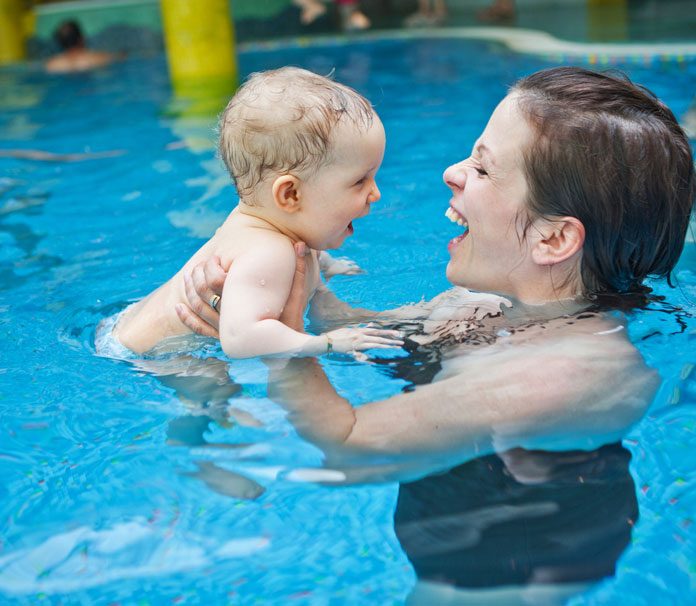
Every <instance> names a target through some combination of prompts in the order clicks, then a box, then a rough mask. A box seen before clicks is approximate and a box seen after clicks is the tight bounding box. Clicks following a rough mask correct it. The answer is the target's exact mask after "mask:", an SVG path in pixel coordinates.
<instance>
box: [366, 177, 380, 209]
mask: <svg viewBox="0 0 696 606" xmlns="http://www.w3.org/2000/svg"><path fill="white" fill-rule="evenodd" d="M381 197H382V192H381V191H379V187H377V182H376V181H375V183H374V185H373V186H372V190H371V191H370V195H369V196H368V197H367V201H368V202H369V203H370V204H372V203H373V202H377V201H378V200H379V199H380V198H381Z"/></svg>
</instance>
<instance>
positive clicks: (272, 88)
mask: <svg viewBox="0 0 696 606" xmlns="http://www.w3.org/2000/svg"><path fill="white" fill-rule="evenodd" d="M374 117H375V113H374V110H373V109H372V106H371V105H370V102H369V101H368V100H367V99H365V97H363V96H362V95H360V94H359V93H357V92H356V91H354V90H353V89H352V88H350V87H348V86H345V85H343V84H339V83H338V82H335V81H333V80H330V79H329V78H325V77H324V76H319V75H317V74H314V73H312V72H309V71H307V70H304V69H300V68H297V67H283V68H281V69H276V70H271V71H266V72H258V73H255V74H251V76H249V78H248V80H247V81H246V82H245V83H244V85H243V86H242V87H241V88H240V89H239V90H238V91H237V93H236V94H235V95H234V97H232V99H231V100H230V102H229V103H228V105H227V107H226V108H225V111H224V112H223V113H222V116H221V117H220V125H219V152H220V156H221V158H222V160H223V161H224V163H225V166H227V170H228V171H229V172H230V175H231V176H232V180H233V181H234V184H235V186H236V188H237V192H238V193H239V197H240V199H241V200H242V202H245V203H247V204H253V203H254V195H253V193H254V188H255V187H256V186H257V185H258V184H259V183H261V182H262V181H263V180H264V179H265V178H266V177H267V176H268V175H269V174H289V173H292V174H296V175H297V176H300V177H304V178H307V177H310V176H311V175H312V174H314V173H315V172H316V171H317V170H319V169H320V168H321V167H323V166H326V165H328V164H330V163H331V161H332V159H333V155H332V152H333V148H334V145H333V143H334V138H333V133H334V130H335V127H336V126H337V125H338V124H339V122H341V123H343V122H346V121H348V123H350V124H352V125H354V126H355V127H356V128H358V129H360V130H361V131H364V132H366V131H367V130H369V128H370V127H371V125H372V123H373V121H374Z"/></svg>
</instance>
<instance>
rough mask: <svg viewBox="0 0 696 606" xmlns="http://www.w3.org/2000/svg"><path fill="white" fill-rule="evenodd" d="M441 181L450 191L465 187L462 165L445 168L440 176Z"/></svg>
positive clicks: (464, 174) (460, 163)
mask: <svg viewBox="0 0 696 606" xmlns="http://www.w3.org/2000/svg"><path fill="white" fill-rule="evenodd" d="M442 180H443V181H444V182H445V184H446V185H447V187H449V188H450V189H452V190H455V189H462V188H463V187H464V185H466V171H465V170H464V163H463V162H459V163H457V164H452V166H449V167H448V168H446V169H445V172H444V173H443V174H442Z"/></svg>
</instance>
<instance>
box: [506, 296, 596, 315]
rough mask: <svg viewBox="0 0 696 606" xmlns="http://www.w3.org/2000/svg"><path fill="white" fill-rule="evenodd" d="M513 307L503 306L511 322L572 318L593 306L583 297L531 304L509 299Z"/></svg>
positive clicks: (512, 298)
mask: <svg viewBox="0 0 696 606" xmlns="http://www.w3.org/2000/svg"><path fill="white" fill-rule="evenodd" d="M507 298H508V299H509V300H510V302H511V303H512V306H511V307H505V306H503V308H502V312H503V316H505V318H507V319H509V320H530V321H537V320H551V319H553V318H560V317H562V316H570V315H574V314H576V313H579V312H581V311H583V310H584V309H587V308H588V307H590V306H591V302H590V301H588V300H587V299H586V298H584V297H582V296H576V297H566V298H557V299H555V300H550V301H543V302H540V303H530V302H525V301H520V300H519V299H515V298H514V297H507Z"/></svg>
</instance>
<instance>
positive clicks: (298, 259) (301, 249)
mask: <svg viewBox="0 0 696 606" xmlns="http://www.w3.org/2000/svg"><path fill="white" fill-rule="evenodd" d="M307 252H308V249H307V246H306V244H305V243H304V242H298V243H297V244H295V275H294V276H293V278H292V287H291V288H290V294H289V295H288V300H287V301H286V302H285V306H284V307H283V311H282V313H281V314H280V318H279V320H280V321H281V322H282V323H283V324H285V325H286V326H289V327H290V328H292V329H293V330H296V331H298V332H304V311H305V308H306V307H307V297H306V295H305V293H306V292H307V290H306V287H305V282H306V278H307V260H306V256H307Z"/></svg>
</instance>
